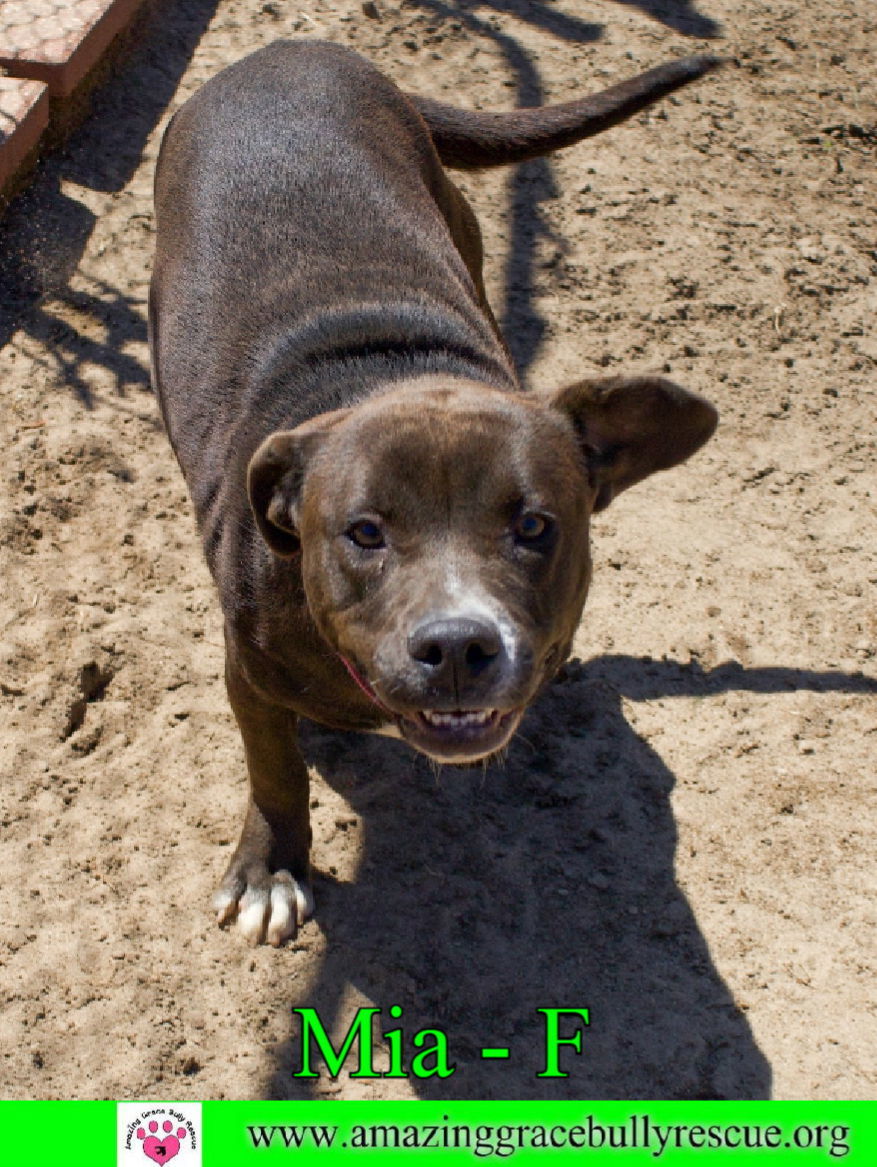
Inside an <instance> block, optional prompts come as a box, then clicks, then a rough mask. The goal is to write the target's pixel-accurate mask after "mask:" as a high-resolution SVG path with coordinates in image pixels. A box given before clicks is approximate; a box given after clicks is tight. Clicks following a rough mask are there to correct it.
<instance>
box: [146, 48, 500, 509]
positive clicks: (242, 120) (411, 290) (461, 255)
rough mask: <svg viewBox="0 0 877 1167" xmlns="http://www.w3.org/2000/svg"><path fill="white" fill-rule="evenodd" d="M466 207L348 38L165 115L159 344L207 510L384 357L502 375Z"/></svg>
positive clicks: (188, 465) (364, 379)
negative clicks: (257, 455)
mask: <svg viewBox="0 0 877 1167" xmlns="http://www.w3.org/2000/svg"><path fill="white" fill-rule="evenodd" d="M467 211H468V208H466V207H465V204H463V203H462V199H461V198H460V196H459V195H458V193H457V192H456V190H455V188H454V187H453V186H452V184H451V183H450V182H449V181H448V179H447V177H446V176H445V174H444V172H443V170H442V167H441V164H440V161H439V158H438V156H437V153H436V150H435V147H434V146H433V144H432V141H431V139H430V136H429V133H428V131H427V128H426V126H425V124H424V122H423V120H422V119H421V118H420V117H419V116H418V114H417V113H416V111H415V110H414V109H413V107H412V105H411V104H410V102H408V101H407V100H406V99H405V97H404V96H403V95H402V94H401V93H400V92H399V90H398V89H397V88H396V87H395V86H394V85H393V84H392V82H390V81H388V80H387V79H386V78H385V77H383V75H382V74H380V73H379V72H378V71H377V70H376V69H374V68H373V66H371V65H370V64H369V63H368V62H366V61H365V60H364V59H363V58H362V57H360V56H358V55H357V54H355V53H353V52H351V51H350V50H348V49H344V48H342V47H340V46H337V45H333V44H330V43H327V42H319V41H315V42H310V41H299V42H277V43H275V44H273V45H271V46H270V47H268V48H266V49H263V50H261V51H260V52H257V53H255V54H253V55H252V56H251V57H248V58H247V59H246V60H244V61H242V62H239V63H238V64H237V65H234V66H232V67H230V68H228V69H226V70H225V71H224V72H223V73H221V74H220V75H219V76H217V77H215V78H214V79H213V80H212V81H210V82H208V83H207V84H206V85H205V86H204V87H203V89H202V90H200V91H199V93H198V94H196V96H195V97H193V98H192V99H191V100H190V101H189V102H187V104H186V105H185V106H184V107H183V108H182V109H181V110H180V111H179V112H178V113H177V114H176V116H175V118H174V120H173V122H172V123H171V126H170V127H169V129H168V132H167V135H166V137H165V141H164V144H163V147H162V152H161V156H160V161H159V167H158V171H157V176H156V213H157V220H158V238H159V245H158V250H157V254H156V261H155V276H154V280H153V297H152V301H151V305H150V308H151V312H150V315H151V323H152V335H151V340H152V353H153V369H154V378H155V384H156V389H157V391H158V394H159V398H160V401H161V405H162V410H163V413H164V417H165V422H166V425H167V428H168V432H169V435H170V438H171V441H172V443H173V445H174V448H175V450H176V453H177V456H178V458H179V460H180V463H181V465H182V468H183V471H184V473H185V474H186V477H187V479H188V480H189V485H190V488H191V489H192V491H193V495H194V499H195V504H196V507H197V509H198V512H199V517H200V518H201V519H202V521H203V519H204V517H205V516H204V510H205V508H206V507H207V505H208V504H209V501H210V499H212V498H214V497H215V495H216V491H217V479H218V476H219V474H220V472H222V474H223V475H227V474H228V473H229V470H231V471H232V472H234V468H235V467H237V474H238V477H239V478H240V479H241V482H242V481H243V473H244V468H245V466H246V463H247V461H248V460H249V457H250V455H251V454H252V452H253V450H254V448H255V446H256V445H257V444H258V442H259V441H260V440H261V438H262V437H264V435H265V434H266V433H267V432H270V431H271V430H272V429H277V428H281V427H292V426H295V425H296V424H298V423H299V422H300V421H302V420H304V419H305V418H306V417H308V416H312V415H313V414H316V413H320V412H324V411H326V410H330V409H333V408H336V407H338V406H340V405H342V404H345V403H346V401H348V400H349V399H351V398H354V397H357V396H361V395H363V393H367V392H368V390H369V388H370V387H371V385H372V384H377V383H383V382H385V381H386V378H387V374H388V367H387V366H388V361H389V362H391V363H393V362H395V363H396V364H399V363H401V364H402V366H403V367H404V372H405V373H406V374H408V375H411V374H416V373H420V372H452V373H457V374H459V375H468V376H478V377H480V378H482V379H485V380H487V381H488V382H489V383H494V384H498V385H503V386H505V387H507V388H513V387H514V379H513V375H512V372H511V368H510V365H509V362H508V358H507V355H506V353H505V350H504V347H503V345H502V342H501V341H500V340H499V338H498V335H497V334H496V332H495V330H494V329H493V328H492V327H491V323H490V320H489V318H488V317H486V315H485V309H486V302H485V301H484V300H483V293H482V292H481V289H480V260H481V256H480V244H479V241H478V239H477V225H476V224H475V222H474V218H472V219H471V221H470V218H469V217H468V216H467V214H466V212H467ZM327 240H331V246H330V247H327V245H326V242H327ZM467 261H468V264H469V266H467ZM159 288H160V292H158V291H156V290H155V289H159ZM159 296H160V298H161V302H160V303H159ZM158 318H160V320H161V326H160V328H159V326H158V324H157V321H158ZM327 362H331V363H332V364H335V365H338V364H339V363H345V362H346V363H347V364H348V366H349V370H350V376H347V377H345V376H338V375H334V376H333V375H327V369H326V363H327ZM397 375H398V374H397ZM278 381H284V382H285V383H286V384H287V385H288V386H290V387H291V386H293V385H294V387H295V391H294V393H290V392H285V393H284V392H278V391H277V389H276V386H277V383H278Z"/></svg>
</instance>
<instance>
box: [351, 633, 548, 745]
mask: <svg viewBox="0 0 877 1167" xmlns="http://www.w3.org/2000/svg"><path fill="white" fill-rule="evenodd" d="M340 659H341V662H342V664H343V665H344V667H345V668H346V669H347V671H348V673H349V674H350V676H351V678H352V679H353V681H355V682H356V684H357V686H358V687H359V688H360V689H361V690H362V692H363V693H365V695H366V696H367V697H368V698H369V699H370V700H371V701H373V702H374V704H375V705H377V706H378V708H379V709H381V710H382V711H383V712H384V713H385V714H386V715H387V716H388V717H390V718H392V719H393V721H395V723H396V725H397V727H398V729H399V732H400V734H401V735H402V737H403V738H404V740H405V741H406V742H408V744H409V745H410V746H413V747H414V749H416V750H419V751H420V753H422V754H426V755H427V757H430V758H433V759H434V760H435V761H436V762H451V763H456V764H458V765H459V764H462V763H466V762H479V761H481V760H482V759H484V758H489V757H490V756H491V755H492V754H496V753H498V752H499V751H500V750H501V749H503V748H504V747H505V746H507V745H508V743H509V741H510V739H511V737H512V735H513V734H514V732H515V730H516V729H517V728H518V724H519V722H520V720H521V718H522V717H523V715H524V708H525V706H523V705H521V706H519V707H518V708H516V709H508V710H502V709H419V710H416V711H415V712H406V713H399V712H397V711H396V710H393V709H391V708H390V707H389V706H388V705H386V704H385V703H384V702H383V701H382V700H381V698H380V697H379V696H378V694H377V693H376V692H375V690H374V688H373V686H372V685H371V684H370V683H369V682H368V681H367V680H366V679H365V677H364V676H363V674H362V672H360V670H359V668H358V667H357V666H356V665H355V664H354V663H353V662H352V661H351V660H350V659H349V658H348V657H345V656H341V658H340Z"/></svg>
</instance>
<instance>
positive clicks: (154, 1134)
mask: <svg viewBox="0 0 877 1167" xmlns="http://www.w3.org/2000/svg"><path fill="white" fill-rule="evenodd" d="M161 1130H162V1135H163V1137H162V1138H159V1137H158V1123H157V1122H156V1121H155V1120H154V1119H153V1121H152V1122H151V1123H149V1132H150V1133H149V1134H148V1135H147V1133H146V1131H145V1130H144V1129H143V1127H142V1126H141V1127H138V1128H137V1138H138V1139H142V1140H143V1154H144V1155H146V1156H147V1158H149V1159H151V1160H152V1161H153V1163H168V1162H170V1160H171V1159H173V1157H174V1155H176V1154H177V1152H178V1151H179V1149H180V1139H184V1138H185V1137H186V1128H185V1127H184V1126H178V1127H177V1129H176V1133H174V1124H173V1123H172V1122H171V1121H170V1119H169V1118H166V1119H165V1120H164V1122H163V1123H162V1124H161Z"/></svg>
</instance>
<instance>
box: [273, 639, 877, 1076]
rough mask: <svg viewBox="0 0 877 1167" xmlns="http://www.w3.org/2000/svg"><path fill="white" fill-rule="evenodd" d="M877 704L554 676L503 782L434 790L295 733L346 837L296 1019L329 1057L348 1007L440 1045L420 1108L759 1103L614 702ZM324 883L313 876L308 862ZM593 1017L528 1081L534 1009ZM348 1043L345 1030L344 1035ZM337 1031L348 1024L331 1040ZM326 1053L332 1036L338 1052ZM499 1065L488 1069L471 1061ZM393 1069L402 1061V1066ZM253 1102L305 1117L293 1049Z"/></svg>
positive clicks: (661, 677) (614, 669) (715, 679)
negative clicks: (379, 1014) (550, 1074)
mask: <svg viewBox="0 0 877 1167" xmlns="http://www.w3.org/2000/svg"><path fill="white" fill-rule="evenodd" d="M808 689H809V690H814V691H819V692H850V693H856V692H861V693H864V692H877V681H872V680H868V679H866V678H865V677H863V676H861V675H852V674H844V673H839V672H826V673H820V672H807V671H803V670H796V669H787V668H779V667H778V668H764V669H745V668H743V667H742V666H740V665H738V664H736V663H735V662H728V663H727V664H724V665H721V666H719V667H718V668H716V669H713V670H712V671H709V672H702V671H701V670H700V669H699V668H698V667H697V666H692V665H685V666H683V665H680V664H677V663H675V662H673V661H663V662H655V661H651V660H648V659H645V660H644V659H638V658H633V657H624V656H615V657H603V658H599V659H596V660H594V661H592V662H590V663H589V664H587V665H582V664H581V663H579V662H574V663H573V664H572V665H571V666H567V668H566V670H565V673H564V675H563V678H562V679H561V680H559V681H558V682H556V683H555V684H554V685H552V686H551V687H550V688H549V689H548V690H547V691H546V693H545V694H544V695H543V697H542V698H541V699H540V700H539V701H538V702H537V703H536V705H535V706H534V708H533V709H532V710H531V712H530V713H529V714H528V716H527V718H526V720H525V723H524V726H523V728H522V730H521V733H520V734H519V736H518V738H517V739H516V740H515V742H514V743H513V745H512V748H511V749H510V751H509V754H508V758H507V760H506V762H505V764H504V765H503V766H502V767H491V768H490V769H489V770H487V771H486V773H485V774H484V775H483V778H482V775H481V774H480V773H478V772H477V771H472V770H469V771H460V770H454V771H452V770H445V771H442V773H441V775H440V776H437V775H436V774H435V771H434V770H432V769H431V768H430V766H429V765H428V764H426V763H425V762H424V761H423V760H422V759H419V758H417V757H415V756H414V755H413V754H412V753H411V752H410V751H409V750H408V749H407V747H404V746H402V745H397V744H396V743H393V742H388V741H386V740H384V739H379V738H368V737H348V736H345V735H341V734H332V733H330V732H328V731H324V730H320V729H317V728H316V727H313V728H311V727H307V732H306V733H305V734H303V737H304V746H305V750H306V754H307V756H308V760H309V762H310V763H311V764H314V765H316V766H317V767H318V768H319V769H320V771H321V773H322V774H324V775H326V776H327V778H328V780H329V781H330V782H331V783H332V785H333V786H335V787H336V789H337V790H338V791H339V792H340V793H341V794H342V795H343V797H344V798H345V800H346V801H347V802H349V804H350V805H351V806H352V807H353V809H354V810H355V811H356V812H357V814H358V815H360V816H361V817H362V829H363V838H362V861H361V865H360V869H359V871H358V872H357V875H356V877H355V880H354V882H352V883H344V884H341V883H339V882H337V881H334V880H332V879H331V878H330V877H328V876H327V875H325V874H322V875H318V877H317V885H316V892H317V902H318V918H319V921H320V925H321V927H322V929H323V930H324V932H325V934H326V936H327V938H328V950H327V954H326V959H325V963H324V966H323V968H322V971H321V974H320V977H319V980H318V982H317V983H316V984H315V985H314V987H313V989H312V991H311V992H310V993H309V994H308V995H307V999H306V1000H297V1001H296V1002H295V1004H296V1005H297V1006H302V1005H309V1006H311V1007H313V1008H315V1009H317V1011H318V1012H319V1014H320V1017H321V1019H322V1021H323V1024H324V1025H325V1027H326V1029H327V1032H330V1033H333V1034H334V1035H335V1037H336V1040H337V1037H338V1035H339V1031H338V1029H337V1025H336V1022H337V1021H339V1020H340V1018H339V1002H340V999H341V997H342V995H343V993H344V992H345V989H346V987H347V986H348V985H352V986H355V988H356V990H357V993H358V994H359V995H361V996H362V997H364V998H365V999H366V1000H368V1001H370V1002H374V1003H375V1004H376V1005H379V1006H380V1007H381V1008H383V1009H384V1011H385V1012H384V1028H392V1027H393V1025H394V1024H395V1023H394V1022H391V1021H390V1018H389V1015H388V1013H387V1010H388V1009H389V1006H390V1005H391V1004H398V1005H400V1006H401V1007H402V1009H403V1011H404V1012H403V1022H402V1024H403V1027H404V1028H405V1032H406V1034H407V1035H408V1036H409V1038H410V1036H411V1035H413V1033H415V1032H416V1031H417V1030H418V1029H421V1028H439V1029H442V1030H444V1031H445V1032H446V1034H447V1037H448V1044H449V1049H450V1053H451V1059H452V1061H454V1062H455V1063H456V1066H457V1069H456V1072H455V1073H454V1074H453V1075H452V1076H451V1077H449V1078H447V1079H445V1080H442V1079H439V1078H427V1079H424V1080H422V1081H415V1080H412V1085H413V1086H414V1087H416V1089H417V1091H418V1092H419V1094H420V1095H421V1096H422V1097H425V1098H446V1099H452V1098H455V1099H465V1098H474V1099H489V1098H508V1099H531V1098H542V1097H549V1098H558V1099H562V1098H570V1099H576V1098H578V1099H582V1098H590V1099H614V1098H617V1099H691V1098H703V1099H756V1098H767V1097H769V1096H770V1089H771V1075H770V1069H769V1066H768V1064H767V1063H766V1061H765V1059H764V1056H763V1055H762V1054H761V1052H760V1051H759V1049H758V1047H757V1045H756V1043H755V1041H754V1039H753V1036H752V1033H751V1031H750V1029H749V1026H748V1024H747V1022H746V1019H745V1017H744V1016H743V1014H742V1013H741V1012H740V1010H739V1009H738V1008H737V1007H736V1006H735V1004H734V1002H733V1000H732V998H731V995H730V993H729V991H728V989H727V987H726V986H725V984H724V983H723V981H722V979H721V976H720V975H719V973H718V971H717V970H716V968H715V966H714V965H713V962H712V960H711V958H710V953H709V945H708V943H707V940H706V939H705V938H704V936H703V935H702V934H701V932H700V930H699V928H698V924H697V921H696V919H695V918H694V915H693V913H692V910H691V908H690V906H689V904H688V901H687V900H686V897H685V895H684V894H683V892H682V891H681V890H680V888H679V886H678V885H677V883H676V880H675V876H674V859H675V848H676V828H675V824H674V820H673V814H672V810H671V806H670V793H671V791H672V789H673V785H674V777H673V774H672V773H671V772H670V770H669V769H668V768H667V765H666V764H665V762H664V761H663V760H662V758H661V757H660V756H659V755H658V754H656V753H655V751H654V750H653V749H652V748H651V747H650V746H649V745H648V744H647V743H646V742H645V741H643V740H642V738H640V737H639V736H638V735H637V734H636V733H635V732H634V731H633V730H632V729H631V727H630V725H629V724H628V722H627V721H626V719H625V717H624V714H623V712H622V698H627V699H630V700H647V699H648V700H650V699H654V698H657V697H671V696H684V697H709V696H711V695H714V694H718V693H723V692H726V691H730V690H746V691H751V692H758V693H779V692H788V691H793V690H808ZM317 861H319V854H317ZM544 1006H553V1007H568V1008H572V1007H585V1006H586V1007H588V1008H589V1009H590V1011H591V1027H590V1029H589V1031H588V1033H587V1037H586V1055H585V1056H582V1057H580V1058H579V1057H575V1056H574V1055H573V1056H567V1057H566V1058H565V1059H564V1063H563V1064H564V1068H565V1069H567V1070H568V1071H569V1077H568V1078H565V1079H559V1080H549V1079H539V1078H536V1077H535V1075H536V1073H537V1071H539V1070H540V1069H541V1068H542V1065H541V1057H542V1025H541V1021H542V1019H541V1017H540V1015H539V1014H537V1013H536V1010H537V1009H538V1008H539V1007H544ZM348 1021H349V1019H348ZM345 1025H346V1023H345ZM342 1032H343V1030H342ZM496 1045H505V1046H508V1047H509V1048H510V1049H511V1056H510V1058H509V1060H508V1061H504V1062H482V1061H481V1060H480V1056H479V1055H480V1050H481V1049H482V1047H486V1046H496ZM409 1051H410V1047H409ZM276 1055H277V1069H276V1073H275V1075H274V1078H273V1080H272V1081H271V1082H270V1083H268V1084H266V1088H265V1090H266V1096H267V1097H269V1098H270V1097H275V1098H278V1097H280V1098H300V1097H308V1096H309V1093H308V1091H309V1085H310V1084H309V1083H308V1082H306V1081H303V1080H299V1079H296V1078H295V1077H294V1076H293V1071H294V1070H295V1069H296V1068H297V1067H298V1065H299V1042H298V1034H297V1032H295V1031H294V1032H293V1033H292V1035H291V1037H290V1040H289V1042H288V1043H286V1044H285V1045H284V1046H283V1047H282V1048H280V1049H278V1050H277V1051H276Z"/></svg>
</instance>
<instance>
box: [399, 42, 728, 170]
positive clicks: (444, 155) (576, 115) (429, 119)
mask: <svg viewBox="0 0 877 1167" xmlns="http://www.w3.org/2000/svg"><path fill="white" fill-rule="evenodd" d="M722 63H723V62H722V60H721V58H719V57H708V56H704V57H684V58H683V59H682V60H679V61H669V62H668V63H667V64H666V65H658V67H657V68H656V69H649V71H648V72H647V73H641V74H640V75H639V77H633V78H631V80H630V81H622V82H621V83H620V84H618V85H612V86H611V87H610V88H609V89H604V90H603V91H602V92H601V93H595V94H593V95H592V96H591V97H582V98H579V100H578V101H567V102H564V103H563V104H561V105H546V106H536V107H534V108H531V109H515V110H512V111H510V112H509V113H482V112H481V111H479V110H465V109H457V108H456V107H455V106H453V105H445V104H444V103H443V102H441V101H433V100H432V99H431V98H429V97H415V96H414V95H413V94H409V95H408V97H409V99H410V100H411V101H412V102H413V104H414V106H415V108H416V109H417V110H418V112H419V113H420V115H421V117H422V118H423V119H424V121H425V122H426V124H427V126H428V127H429V131H430V134H431V135H432V140H433V142H434V143H435V146H436V149H437V150H438V153H439V157H440V158H441V160H442V162H444V164H445V165H446V166H453V167H456V168H458V169H460V170H470V169H476V168H478V167H482V166H503V165H505V164H507V163H513V162H526V161H527V159H529V158H538V157H539V156H540V155H542V154H548V153H550V152H551V151H552V150H560V149H562V147H564V146H572V145H573V143H574V142H580V141H581V140H582V139H583V138H590V137H591V136H592V135H593V134H599V133H601V132H602V131H603V130H608V129H610V128H611V127H612V126H614V125H617V124H618V123H619V122H623V121H625V120H626V119H627V118H629V117H631V116H632V115H633V114H635V113H638V112H639V110H641V109H644V108H645V107H646V106H647V105H651V104H652V102H654V101H657V100H658V99H659V98H661V97H664V96H666V94H668V93H672V92H673V90H674V89H679V88H680V86H682V85H687V84H688V83H689V81H695V80H696V79H697V78H698V77H702V76H703V75H704V74H705V73H710V72H711V71H712V70H713V69H716V68H718V67H719V66H720V65H721V64H722Z"/></svg>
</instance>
